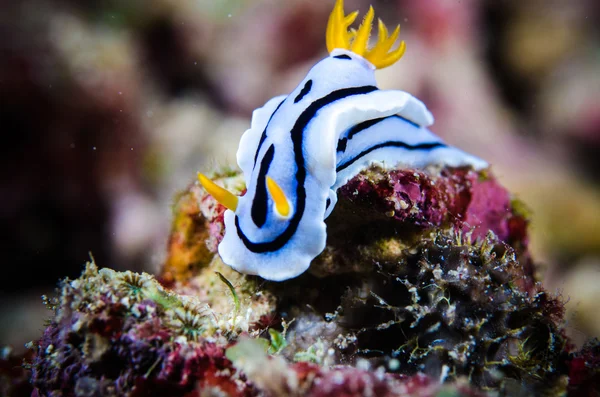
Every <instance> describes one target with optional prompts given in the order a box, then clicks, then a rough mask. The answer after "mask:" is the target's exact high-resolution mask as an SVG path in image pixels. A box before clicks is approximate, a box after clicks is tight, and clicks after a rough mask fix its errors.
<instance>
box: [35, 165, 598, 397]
mask: <svg viewBox="0 0 600 397" xmlns="http://www.w3.org/2000/svg"><path fill="white" fill-rule="evenodd" d="M220 175H221V177H220V178H219V177H217V178H215V179H216V180H218V181H219V180H220V182H221V183H223V184H224V185H225V186H227V188H228V189H230V190H232V191H237V192H240V193H243V191H244V185H243V182H241V178H240V177H239V175H237V174H236V173H235V172H224V173H222V174H220ZM339 197H340V199H339V202H338V206H337V207H336V209H335V211H334V212H333V213H332V215H331V216H330V218H328V220H327V222H328V229H329V238H328V245H327V247H326V249H325V251H324V252H323V254H321V255H320V256H319V257H317V259H316V260H315V261H314V263H313V265H312V266H311V269H310V270H309V272H307V273H306V274H303V275H302V276H300V277H298V278H295V279H291V280H288V281H285V282H280V283H277V282H268V281H264V280H262V279H260V278H258V277H255V276H247V275H242V274H240V273H237V272H235V271H234V270H232V269H231V268H229V267H228V266H226V265H224V264H223V263H222V262H221V260H220V258H219V256H218V255H217V254H216V247H217V245H218V242H219V241H220V239H221V238H222V235H223V212H224V207H223V206H221V205H220V204H218V203H217V202H216V201H214V199H212V198H211V196H210V195H208V194H207V193H206V192H205V191H204V190H203V189H202V188H201V187H200V186H199V185H197V184H192V185H190V187H189V188H188V189H187V190H186V191H185V192H183V193H181V194H180V195H179V196H178V198H177V203H176V204H175V206H174V221H173V230H172V234H171V239H170V243H169V245H168V247H169V250H168V258H167V260H166V262H165V266H164V268H163V271H162V274H160V275H159V276H158V278H157V279H158V280H161V282H162V283H160V282H159V281H157V279H155V278H154V277H153V276H150V275H148V274H136V273H132V272H123V273H119V272H115V271H112V270H109V269H101V270H98V268H97V267H96V265H95V264H94V263H93V262H91V263H89V264H88V265H87V267H86V269H85V271H84V273H83V274H82V276H81V277H80V278H78V279H76V280H66V281H64V282H62V284H61V289H60V295H59V296H58V297H57V298H52V299H47V300H46V303H47V305H48V306H49V307H50V308H51V309H52V310H54V316H53V318H52V319H51V321H50V323H49V326H48V328H47V329H46V330H45V332H44V335H43V336H42V338H41V339H40V340H39V341H37V342H35V343H34V344H33V345H32V346H33V347H34V349H35V350H36V352H37V355H36V357H34V358H33V359H32V360H31V361H30V367H31V371H32V382H33V386H34V387H35V389H36V392H37V393H38V395H53V396H54V395H63V396H67V395H135V396H140V395H155V394H156V393H159V394H160V393H162V394H166V395H173V396H177V395H181V396H183V395H186V396H191V395H197V396H216V395H219V396H254V395H264V396H283V395H289V396H319V397H320V396H337V395H344V396H363V395H378V396H400V395H402V396H412V395H415V396H416V395H418V396H440V395H456V396H477V395H485V394H487V393H496V395H497V394H500V395H532V394H534V395H564V394H565V393H568V394H569V395H578V393H580V392H585V393H588V394H587V395H594V393H597V386H595V385H596V383H595V381H594V380H595V379H597V376H598V362H600V361H598V343H597V342H590V344H589V345H587V346H586V347H585V348H584V349H583V350H582V351H580V352H577V351H576V350H575V348H574V347H573V346H572V345H571V344H570V343H569V341H568V339H567V338H566V336H565V335H564V332H563V327H564V320H563V306H562V303H561V302H560V300H559V299H557V298H556V297H552V296H550V295H549V294H548V293H547V292H545V291H544V290H543V288H542V287H541V286H540V285H539V284H538V283H536V282H535V280H534V276H533V267H532V265H531V263H532V262H531V261H530V259H529V256H528V252H527V231H526V226H527V223H528V221H527V218H526V216H525V213H524V211H523V210H522V209H521V208H520V206H519V205H518V202H517V201H515V200H514V199H512V198H511V197H510V195H509V194H508V192H506V190H504V189H503V188H502V187H501V186H500V185H499V184H498V183H497V181H496V180H495V179H494V177H493V176H492V175H490V174H489V173H488V172H487V171H486V172H475V171H473V170H471V169H468V168H456V169H453V168H445V169H441V170H440V169H429V170H420V171H417V170H395V171H384V170H382V169H380V168H377V167H373V168H370V169H368V170H366V171H364V172H363V173H361V174H360V175H358V176H357V177H355V178H354V179H352V180H350V181H349V182H348V184H346V185H345V186H343V187H342V188H341V189H340V191H339ZM521 258H524V259H525V266H524V265H523V263H522V262H520V260H521ZM596 395H597V394H596Z"/></svg>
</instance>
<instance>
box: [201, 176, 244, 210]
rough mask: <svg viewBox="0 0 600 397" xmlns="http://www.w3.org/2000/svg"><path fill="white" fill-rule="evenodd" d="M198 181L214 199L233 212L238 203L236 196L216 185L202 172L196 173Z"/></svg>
mask: <svg viewBox="0 0 600 397" xmlns="http://www.w3.org/2000/svg"><path fill="white" fill-rule="evenodd" d="M198 181H199V182H200V184H202V186H203V187H204V189H206V191H207V192H208V193H209V194H210V195H211V196H213V197H214V198H215V200H217V201H218V202H219V203H221V204H223V205H224V206H225V207H226V208H228V209H230V210H232V211H234V212H235V210H236V209H237V205H238V196H236V195H235V194H233V193H231V192H229V191H228V190H227V189H224V188H222V187H221V186H219V185H217V184H216V183H214V182H213V181H211V180H210V179H208V178H207V177H206V176H205V175H204V174H201V173H198Z"/></svg>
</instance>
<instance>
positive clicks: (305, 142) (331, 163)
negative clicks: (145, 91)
mask: <svg viewBox="0 0 600 397" xmlns="http://www.w3.org/2000/svg"><path fill="white" fill-rule="evenodd" d="M343 8H344V7H343V1H342V0H337V2H336V4H335V7H334V9H333V11H332V13H331V15H330V17H329V22H328V25H327V32H326V42H327V48H328V50H329V52H330V54H329V56H328V57H327V58H325V59H323V60H321V61H320V62H318V63H317V64H316V65H315V66H313V68H312V69H311V70H310V71H309V72H308V74H307V76H306V77H305V78H304V79H303V80H302V81H301V82H300V84H299V85H298V86H297V88H296V89H294V90H293V91H292V92H291V93H289V94H288V95H282V96H278V97H275V98H273V99H271V100H270V101H268V102H267V103H266V104H265V105H264V106H263V107H262V108H259V109H257V110H255V111H254V113H253V115H252V121H251V126H250V129H249V130H247V131H246V132H245V133H244V135H243V136H242V138H241V141H240V144H239V149H238V152H237V162H238V165H239V167H240V168H241V170H242V172H243V176H244V181H245V185H246V193H245V194H244V195H243V196H237V195H235V194H233V193H231V192H229V191H227V190H225V189H223V188H222V187H220V186H219V185H218V184H216V183H214V182H212V181H211V180H209V179H208V178H207V177H205V176H204V175H203V174H199V181H200V183H201V184H202V186H204V188H205V189H206V190H207V191H208V192H209V193H210V194H212V195H213V196H214V197H215V199H216V200H218V201H219V202H220V203H221V204H222V205H224V206H225V207H227V208H228V210H227V211H226V212H225V214H224V218H225V236H224V238H223V240H222V241H221V243H220V244H219V254H220V256H221V258H222V259H223V261H224V262H225V263H226V264H227V265H229V266H231V267H233V268H234V269H236V270H237V271H239V272H242V273H246V274H253V275H259V276H261V277H262V278H265V279H268V280H274V281H283V280H287V279H290V278H294V277H297V276H299V275H300V274H302V273H304V272H305V271H306V270H307V269H308V268H309V266H310V264H311V262H312V261H313V259H314V258H315V257H316V256H318V255H319V254H320V253H321V252H323V250H324V248H325V245H326V240H327V228H326V225H325V219H326V218H327V217H328V216H329V215H330V214H331V212H332V211H333V209H334V208H335V206H336V202H337V192H338V189H339V188H340V187H341V186H343V185H344V184H345V183H346V182H347V181H348V180H350V179H352V178H353V177H354V176H356V175H358V174H359V173H360V172H361V171H363V170H364V169H365V168H367V167H368V166H370V165H371V164H373V163H377V164H380V165H381V166H382V167H384V168H386V169H397V168H423V167H427V166H430V165H433V164H438V165H441V166H451V167H460V166H469V167H472V168H473V169H476V170H481V169H483V168H486V167H487V166H488V164H487V163H486V162H485V161H483V160H481V159H479V158H477V157H475V156H473V155H470V154H468V153H465V152H463V151H461V150H459V149H457V148H455V147H452V146H450V145H448V144H446V143H445V142H443V141H442V140H441V139H440V138H439V137H438V136H436V135H435V134H434V133H433V132H431V131H430V130H429V129H428V127H429V126H431V125H432V124H433V121H434V120H433V116H432V115H431V113H430V112H429V111H428V110H427V108H426V106H425V105H424V104H423V103H422V102H421V101H420V100H418V99H417V98H415V97H413V96H412V95H411V94H409V93H407V92H404V91H398V90H380V89H379V88H377V85H376V81H375V74H374V73H375V70H376V69H381V68H384V67H387V66H390V65H392V64H393V63H394V62H396V61H397V60H399V59H400V58H401V57H402V55H403V54H404V52H405V49H406V46H405V44H404V42H401V43H400V44H399V45H398V46H397V48H396V49H393V50H392V48H393V47H394V44H395V43H396V41H397V39H398V35H399V33H400V27H399V26H398V27H397V28H396V29H395V30H394V31H393V33H392V34H391V35H390V34H388V31H387V28H386V27H385V25H384V24H383V22H382V21H381V20H379V23H378V30H379V32H378V40H377V42H376V44H375V46H374V47H373V48H369V46H368V39H369V35H370V33H371V29H372V23H373V18H374V11H373V8H370V9H369V11H368V12H367V14H366V15H365V17H364V19H363V21H362V24H361V25H360V27H359V28H358V30H356V31H354V30H348V28H349V26H350V25H351V24H352V23H353V21H354V20H355V19H356V17H357V15H358V12H353V13H351V14H349V15H345V13H344V9H343Z"/></svg>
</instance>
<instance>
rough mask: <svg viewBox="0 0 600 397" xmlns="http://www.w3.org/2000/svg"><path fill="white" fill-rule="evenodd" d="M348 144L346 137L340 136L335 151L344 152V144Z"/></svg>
mask: <svg viewBox="0 0 600 397" xmlns="http://www.w3.org/2000/svg"><path fill="white" fill-rule="evenodd" d="M347 145H348V138H342V139H340V140H339V141H338V144H337V149H336V151H337V152H342V153H344V152H345V151H346V146H347Z"/></svg>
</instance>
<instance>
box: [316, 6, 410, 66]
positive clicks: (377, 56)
mask: <svg viewBox="0 0 600 397" xmlns="http://www.w3.org/2000/svg"><path fill="white" fill-rule="evenodd" d="M357 15H358V12H357V11H355V12H353V13H351V14H348V15H347V16H346V15H344V0H336V3H335V6H334V7H333V11H331V14H330V15H329V22H328V23H327V34H326V41H327V50H328V51H329V52H332V51H333V50H334V49H336V48H339V49H343V50H350V51H352V52H354V53H355V54H357V55H359V56H361V57H363V58H365V59H366V60H367V61H369V62H370V63H371V64H372V65H373V66H375V68H377V69H383V68H385V67H387V66H390V65H392V64H393V63H395V62H396V61H398V60H399V59H400V58H402V56H403V55H404V52H405V51H406V44H405V43H404V41H401V42H400V44H399V45H398V48H396V49H395V50H393V51H392V52H389V51H390V49H391V48H392V47H393V46H394V43H395V42H396V40H397V39H398V35H399V33H400V25H398V26H397V27H396V29H395V30H394V32H393V33H392V35H391V36H388V31H387V29H386V27H385V25H384V23H383V22H382V21H381V20H379V22H378V35H379V36H378V39H377V43H376V45H375V47H373V48H372V49H369V48H368V41H369V36H370V34H371V27H372V24H373V18H374V16H375V11H374V10H373V7H370V8H369V11H368V12H367V14H366V15H365V17H364V19H363V21H362V23H361V25H360V27H359V29H358V31H353V30H350V31H348V27H349V26H350V25H351V24H352V23H353V22H354V20H355V19H356V16H357Z"/></svg>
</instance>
